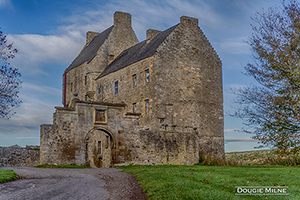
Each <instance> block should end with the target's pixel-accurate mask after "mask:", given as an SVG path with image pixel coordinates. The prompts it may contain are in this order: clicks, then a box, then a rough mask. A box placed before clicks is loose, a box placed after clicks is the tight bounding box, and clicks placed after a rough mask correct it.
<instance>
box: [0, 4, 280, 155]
mask: <svg viewBox="0 0 300 200" xmlns="http://www.w3.org/2000/svg"><path fill="white" fill-rule="evenodd" d="M270 6H281V1H280V0H250V1H249V0H209V1H208V0H152V1H149V0H128V1H126V0H110V1H104V0H100V1H99V0H64V1H60V0H26V1H24V0H0V27H1V30H2V31H3V32H4V33H5V34H6V35H7V38H8V40H9V42H13V43H14V47H16V48H17V49H18V50H19V52H18V53H17V55H16V57H15V59H14V60H12V61H11V64H12V65H13V66H14V67H16V68H18V69H19V70H20V72H21V74H22V81H23V84H22V89H21V91H20V96H21V98H22V101H23V103H22V105H21V106H20V107H19V108H18V109H16V110H15V111H16V112H17V114H15V115H14V116H13V117H12V118H11V119H10V120H3V119H0V146H10V145H14V144H18V145H20V146H25V145H26V144H27V145H39V128H40V124H49V123H52V114H53V112H54V106H62V104H61V85H62V74H63V71H64V69H65V68H66V67H68V65H69V64H70V63H71V62H72V61H73V59H74V58H75V57H76V56H77V55H78V53H79V51H80V50H81V48H82V47H83V45H84V43H85V33H86V32H87V31H96V32H101V31H103V30H105V29H106V28H108V27H109V26H111V25H112V24H113V13H114V12H115V11H124V12H129V13H131V15H132V26H133V29H134V30H135V33H136V35H137V37H138V39H139V41H143V40H144V39H145V37H146V30H147V29H148V28H151V29H157V30H165V29H167V28H169V27H171V26H173V25H175V24H177V23H179V18H180V16H182V15H186V16H191V17H195V18H198V19H199V26H200V28H201V29H202V30H203V31H204V33H205V35H206V36H207V38H208V39H209V40H210V42H211V44H212V45H213V47H214V48H215V50H216V51H217V53H218V55H219V56H220V58H221V60H222V62H223V88H224V114H225V130H224V134H225V149H226V151H227V152H229V151H246V150H253V148H254V147H255V146H258V145H259V144H257V143H256V142H255V141H253V140H251V139H250V137H251V135H249V134H245V133H241V132H239V130H241V129H242V127H243V125H242V121H241V120H239V119H235V118H232V117H230V116H228V115H227V113H228V112H230V111H231V112H232V111H233V109H232V106H234V104H233V103H232V100H233V99H234V96H233V95H232V94H231V93H230V92H229V90H230V88H232V87H243V86H245V85H249V84H250V83H251V82H252V81H253V80H252V79H251V78H250V77H246V76H245V75H243V74H242V72H243V66H245V64H246V63H247V62H248V61H251V52H250V50H249V47H248V45H247V44H246V43H245V41H246V40H247V38H248V37H249V36H250V35H251V26H250V24H251V23H252V21H251V19H250V17H251V16H254V14H255V13H256V12H257V11H259V12H260V11H262V8H265V9H266V8H268V7H270ZM245 128H247V127H245Z"/></svg>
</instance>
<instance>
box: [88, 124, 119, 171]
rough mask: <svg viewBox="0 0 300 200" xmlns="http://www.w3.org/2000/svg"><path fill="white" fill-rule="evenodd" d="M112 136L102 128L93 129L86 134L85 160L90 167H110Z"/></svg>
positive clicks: (112, 148)
mask: <svg viewBox="0 0 300 200" xmlns="http://www.w3.org/2000/svg"><path fill="white" fill-rule="evenodd" d="M114 143H115V140H114V137H113V135H112V134H111V133H110V132H108V131H107V130H104V129H93V130H91V131H90V132H89V133H88V134H87V136H86V161H87V163H88V164H89V165H90V166H91V167H112V166H113V160H114V146H115V145H114Z"/></svg>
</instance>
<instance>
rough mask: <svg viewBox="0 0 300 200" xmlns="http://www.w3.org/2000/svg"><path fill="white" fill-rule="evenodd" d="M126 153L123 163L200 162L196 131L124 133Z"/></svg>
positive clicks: (124, 151)
mask: <svg viewBox="0 0 300 200" xmlns="http://www.w3.org/2000/svg"><path fill="white" fill-rule="evenodd" d="M124 137H125V138H126V140H125V141H126V142H125V143H126V148H124V149H120V155H126V156H125V161H124V162H123V163H120V164H121V165H193V164H196V163H198V162H199V148H198V146H199V145H198V139H197V136H196V134H195V133H183V132H181V133H179V132H166V131H148V130H143V131H138V132H135V133H134V132H133V133H128V134H126V133H125V135H124Z"/></svg>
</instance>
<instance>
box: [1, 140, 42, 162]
mask: <svg viewBox="0 0 300 200" xmlns="http://www.w3.org/2000/svg"><path fill="white" fill-rule="evenodd" d="M39 162H40V149H39V146H26V147H24V148H23V147H20V146H18V145H14V146H10V147H0V167H25V166H26V167H29V166H35V165H38V164H39Z"/></svg>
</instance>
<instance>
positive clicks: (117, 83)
mask: <svg viewBox="0 0 300 200" xmlns="http://www.w3.org/2000/svg"><path fill="white" fill-rule="evenodd" d="M118 93H119V81H115V84H114V94H115V95H116V94H118Z"/></svg>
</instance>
